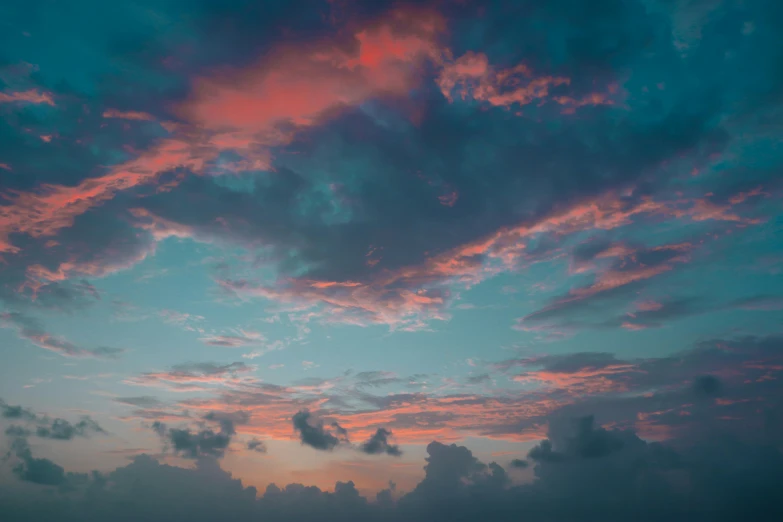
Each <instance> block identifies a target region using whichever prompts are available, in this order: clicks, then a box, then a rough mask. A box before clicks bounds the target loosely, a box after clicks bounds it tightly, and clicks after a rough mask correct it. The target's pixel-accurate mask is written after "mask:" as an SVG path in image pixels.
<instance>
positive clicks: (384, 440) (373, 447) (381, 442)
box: [359, 428, 402, 457]
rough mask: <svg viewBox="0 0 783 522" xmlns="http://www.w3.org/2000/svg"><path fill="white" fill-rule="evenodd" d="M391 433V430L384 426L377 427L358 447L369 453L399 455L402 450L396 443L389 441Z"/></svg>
mask: <svg viewBox="0 0 783 522" xmlns="http://www.w3.org/2000/svg"><path fill="white" fill-rule="evenodd" d="M391 435H392V432H391V431H389V430H387V429H384V428H378V429H377V430H376V432H375V433H374V434H373V435H372V436H371V437H370V438H369V439H368V440H367V441H366V442H364V443H363V444H362V445H361V446H360V447H359V448H360V449H361V451H363V452H364V453H367V454H369V455H379V454H383V453H385V454H387V455H391V456H393V457H399V456H400V455H402V451H401V450H400V447H399V446H397V445H396V444H390V443H389V437H391Z"/></svg>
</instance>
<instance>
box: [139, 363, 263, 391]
mask: <svg viewBox="0 0 783 522" xmlns="http://www.w3.org/2000/svg"><path fill="white" fill-rule="evenodd" d="M254 370H255V367H253V366H249V365H247V364H245V363H242V362H234V363H230V364H218V363H211V362H201V363H185V364H178V365H175V366H172V367H171V369H170V370H168V371H162V372H149V373H143V374H141V375H139V376H136V377H131V378H128V379H126V380H125V381H124V382H125V383H126V384H133V385H136V386H151V387H160V388H166V389H169V390H173V391H189V390H196V389H198V390H200V389H202V388H201V387H203V386H209V385H227V384H231V383H239V382H243V381H245V380H248V379H249V380H252V378H251V377H249V376H247V375H246V374H248V373H251V372H253V371H254Z"/></svg>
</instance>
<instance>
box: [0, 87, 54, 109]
mask: <svg viewBox="0 0 783 522" xmlns="http://www.w3.org/2000/svg"><path fill="white" fill-rule="evenodd" d="M0 103H32V104H45V105H51V106H52V107H54V100H53V99H52V94H51V93H48V92H41V91H37V90H35V89H30V90H27V91H15V92H0Z"/></svg>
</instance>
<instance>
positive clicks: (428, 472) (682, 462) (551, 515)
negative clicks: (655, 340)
mask: <svg viewBox="0 0 783 522" xmlns="http://www.w3.org/2000/svg"><path fill="white" fill-rule="evenodd" d="M427 454H428V456H427V459H426V465H425V466H424V471H425V476H424V478H423V480H422V481H421V482H420V483H419V484H418V485H417V486H416V487H415V488H414V489H413V490H412V491H410V492H408V493H405V494H402V495H401V496H399V498H398V499H397V500H396V501H395V500H393V497H394V495H393V493H394V491H393V488H390V489H388V490H383V491H381V492H380V493H379V494H378V495H377V498H376V499H374V501H373V500H368V499H365V498H363V497H362V496H361V495H360V494H359V493H358V491H357V490H356V488H355V486H354V484H353V483H352V482H347V483H343V482H338V483H337V484H336V485H335V488H334V491H333V492H325V491H322V490H320V489H319V488H316V487H313V486H309V487H308V486H303V485H301V484H289V485H287V486H285V487H282V488H281V487H278V486H275V485H274V484H273V485H270V486H268V487H267V488H266V490H265V492H264V493H263V494H261V495H259V494H258V492H257V491H256V489H255V488H253V487H249V488H246V487H244V486H243V485H242V483H241V482H240V481H239V480H236V479H233V478H232V477H231V475H230V474H229V473H227V472H225V471H223V470H222V469H220V467H219V466H218V464H217V461H216V460H215V459H214V458H211V457H209V456H204V457H202V458H200V459H198V460H197V461H196V467H195V468H193V469H183V468H178V467H172V466H168V465H163V464H160V463H158V462H157V461H156V460H154V459H152V458H150V457H148V456H144V455H143V456H139V457H136V458H135V459H134V460H133V462H132V463H130V464H128V465H127V466H123V467H120V468H118V469H116V470H114V471H112V472H111V473H109V474H108V475H106V476H103V475H101V474H93V476H92V477H89V476H87V475H73V474H67V473H66V472H65V471H64V470H63V469H62V468H61V467H59V466H57V465H56V464H54V463H53V462H51V461H48V460H46V459H36V458H34V457H33V456H32V454H31V453H30V451H29V448H26V447H22V448H20V449H19V450H18V459H19V461H20V462H19V464H17V465H16V467H15V468H14V473H15V474H16V475H17V477H18V478H20V479H22V480H27V481H29V482H35V483H37V484H39V485H42V486H62V485H63V484H64V483H66V482H69V487H67V488H63V487H60V493H59V494H57V495H55V496H52V495H46V494H44V491H38V490H34V489H24V488H21V487H20V486H12V487H11V488H6V489H5V490H4V491H3V492H2V493H0V513H1V514H2V515H3V520H4V521H8V522H17V521H21V520H31V519H40V520H43V519H49V518H50V517H56V518H57V519H58V520H63V521H69V520H74V521H75V520H82V521H87V522H90V521H96V522H97V521H102V520H120V521H123V520H128V521H130V520H141V519H143V520H149V521H150V522H156V521H164V520H190V521H200V520H203V521H207V520H214V519H216V518H226V517H228V518H238V519H242V520H272V521H274V520H281V521H282V520H302V521H307V520H327V521H328V520H335V521H337V520H346V519H352V520H369V521H373V520H378V521H397V520H407V521H414V522H417V521H422V522H424V521H432V520H444V521H445V520H461V521H475V520H488V519H491V520H500V521H506V520H508V521H512V520H531V521H541V522H544V521H550V520H564V521H577V520H580V521H585V520H586V521H592V520H595V521H598V520H628V519H634V520H649V521H657V520H665V519H668V520H686V519H687V520H691V521H705V522H706V521H715V520H719V521H720V520H725V521H729V520H739V519H743V520H758V521H762V522H766V521H773V520H779V517H780V516H781V515H783V508H781V506H780V503H779V502H778V501H777V495H776V492H777V488H778V485H779V484H780V481H781V480H783V453H781V448H780V447H779V445H778V446H775V445H767V444H746V443H743V442H740V441H738V440H737V439H733V438H731V437H729V436H726V435H725V434H720V433H716V434H714V435H713V436H711V437H708V438H705V439H703V440H701V441H699V444H696V445H686V446H681V447H677V446H676V445H667V444H661V443H649V442H646V441H644V440H642V439H640V438H639V437H638V436H637V435H636V434H635V433H634V432H633V431H632V430H617V429H608V428H602V427H598V426H596V425H595V424H594V421H593V419H592V418H591V417H585V418H578V419H570V420H569V422H564V423H559V424H558V423H554V424H553V425H552V428H551V432H550V434H549V438H548V439H547V440H546V441H543V442H542V443H541V444H539V445H538V446H537V447H536V448H534V450H532V451H531V453H530V457H529V458H530V459H531V460H532V462H533V464H532V465H533V466H534V468H533V469H534V473H535V478H534V480H533V481H532V482H530V483H525V484H521V485H513V483H512V480H511V478H510V475H509V474H508V472H507V471H506V470H504V469H503V468H502V467H501V466H500V465H498V464H496V463H494V462H493V463H489V464H486V463H484V462H481V461H479V460H478V459H477V458H476V457H475V456H474V455H473V454H472V452H471V451H470V450H469V449H468V448H465V447H464V446H458V445H456V444H451V445H445V444H442V443H439V442H432V443H431V444H429V445H428V446H427ZM520 462H524V461H520ZM520 462H517V461H514V462H513V463H512V465H511V469H512V470H513V469H514V468H519V467H524V465H523V464H521V463H520ZM512 472H513V471H512Z"/></svg>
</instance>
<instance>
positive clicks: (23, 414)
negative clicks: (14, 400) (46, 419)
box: [0, 399, 36, 420]
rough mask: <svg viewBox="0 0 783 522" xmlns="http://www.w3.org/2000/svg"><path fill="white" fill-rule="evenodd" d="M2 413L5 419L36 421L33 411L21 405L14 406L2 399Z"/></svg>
mask: <svg viewBox="0 0 783 522" xmlns="http://www.w3.org/2000/svg"><path fill="white" fill-rule="evenodd" d="M0 412H2V417H3V418H4V419H21V420H35V419H36V415H35V413H33V412H32V411H31V410H29V409H27V408H23V407H22V406H20V405H16V406H12V405H10V404H8V403H7V402H5V401H4V400H3V399H0Z"/></svg>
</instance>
